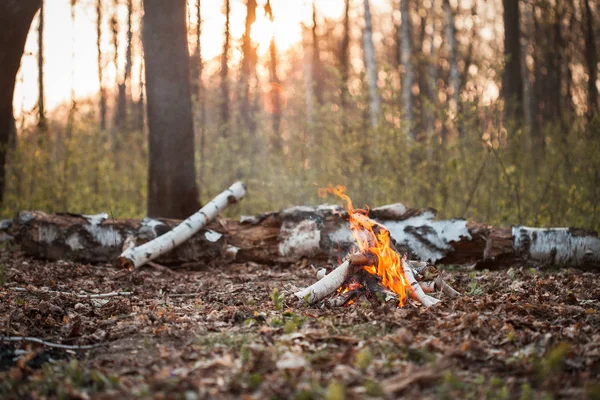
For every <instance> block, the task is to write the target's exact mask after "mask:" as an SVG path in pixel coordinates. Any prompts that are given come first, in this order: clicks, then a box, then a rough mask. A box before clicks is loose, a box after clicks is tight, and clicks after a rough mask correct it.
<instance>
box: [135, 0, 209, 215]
mask: <svg viewBox="0 0 600 400" xmlns="http://www.w3.org/2000/svg"><path fill="white" fill-rule="evenodd" d="M142 38H143V43H144V54H145V62H146V94H147V104H148V127H149V172H148V214H149V215H150V216H161V217H172V218H183V217H187V216H189V215H191V214H193V213H194V212H195V211H197V209H198V208H199V202H198V188H197V185H196V177H195V163H194V125H193V119H192V104H191V91H190V82H189V76H190V71H189V56H188V42H187V26H186V0H171V1H163V0H145V1H144V29H143V34H142Z"/></svg>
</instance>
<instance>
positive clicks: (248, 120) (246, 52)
mask: <svg viewBox="0 0 600 400" xmlns="http://www.w3.org/2000/svg"><path fill="white" fill-rule="evenodd" d="M256 7H257V4H256V0H247V1H246V27H245V30H244V36H242V68H241V71H240V84H241V92H242V93H241V107H240V114H241V118H242V122H243V124H244V126H246V127H248V128H249V130H250V132H251V134H252V135H253V134H254V132H255V131H256V121H255V116H254V115H252V112H251V111H252V110H251V108H252V107H251V104H252V102H251V99H250V79H251V77H252V76H253V75H254V73H255V71H256V61H257V55H256V47H255V46H254V45H253V44H252V38H251V37H250V32H251V30H252V25H253V24H254V22H255V21H256Z"/></svg>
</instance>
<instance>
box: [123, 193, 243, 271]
mask: <svg viewBox="0 0 600 400" xmlns="http://www.w3.org/2000/svg"><path fill="white" fill-rule="evenodd" d="M245 194H246V188H245V187H244V185H243V184H242V183H241V182H236V183H234V184H233V185H231V186H230V187H229V189H227V190H225V191H224V192H222V193H221V194H219V195H218V196H217V197H215V198H214V199H212V201H211V202H210V203H208V204H207V205H205V206H204V207H202V208H201V209H200V211H198V212H197V213H195V214H193V215H192V216H190V217H188V218H187V219H186V220H184V221H183V222H182V223H181V224H179V225H177V226H176V227H175V228H173V229H172V230H170V231H169V232H167V233H165V234H164V235H161V236H159V237H157V238H156V239H154V240H151V241H149V242H147V243H145V244H143V245H141V246H137V247H131V248H128V249H127V250H125V251H124V252H123V253H122V254H121V255H120V256H119V258H118V259H117V263H118V264H119V265H121V266H122V267H126V268H132V267H135V268H137V267H139V266H141V265H144V264H145V263H147V262H148V261H151V260H154V259H155V258H157V257H158V256H160V255H161V254H164V253H166V252H168V251H170V250H172V249H174V248H175V247H177V246H179V245H180V244H181V243H183V242H185V241H186V240H188V239H189V238H191V237H192V236H193V235H194V234H195V233H196V232H198V231H199V230H200V229H201V228H203V227H204V226H206V224H207V223H208V222H210V221H211V220H213V219H214V218H215V217H216V216H217V215H218V214H219V213H220V212H221V211H223V209H224V208H225V207H227V206H228V205H229V204H232V203H236V202H237V201H239V200H241V198H242V197H244V195H245Z"/></svg>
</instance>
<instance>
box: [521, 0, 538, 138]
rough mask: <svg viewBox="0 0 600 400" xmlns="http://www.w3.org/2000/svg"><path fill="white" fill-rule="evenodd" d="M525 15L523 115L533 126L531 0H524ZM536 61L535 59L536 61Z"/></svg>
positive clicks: (522, 61) (523, 22)
mask: <svg viewBox="0 0 600 400" xmlns="http://www.w3.org/2000/svg"><path fill="white" fill-rule="evenodd" d="M522 4H523V10H524V12H523V16H522V18H521V20H522V21H521V22H522V25H523V30H524V34H523V35H521V58H520V59H521V78H522V79H523V116H524V118H525V124H526V125H527V126H528V127H529V128H530V129H532V128H533V109H532V106H533V93H532V90H531V80H530V79H529V66H528V65H527V55H528V53H529V44H530V43H531V39H532V16H531V11H532V8H533V5H532V1H531V0H523V2H522ZM534 62H535V61H534Z"/></svg>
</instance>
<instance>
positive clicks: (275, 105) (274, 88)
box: [265, 0, 283, 152]
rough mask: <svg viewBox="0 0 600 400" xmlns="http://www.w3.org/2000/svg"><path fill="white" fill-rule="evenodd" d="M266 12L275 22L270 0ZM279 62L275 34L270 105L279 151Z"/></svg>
mask: <svg viewBox="0 0 600 400" xmlns="http://www.w3.org/2000/svg"><path fill="white" fill-rule="evenodd" d="M265 13H266V14H267V16H268V17H269V19H270V20H271V24H272V23H273V19H274V16H273V9H272V8H271V2H270V0H267V3H266V4H265ZM278 64H279V60H278V56H277V46H276V44H275V35H273V36H272V37H271V43H270V45H269V75H270V81H271V82H270V93H269V94H270V98H271V99H270V102H271V104H270V106H271V110H270V111H271V113H272V115H273V120H272V123H273V139H272V141H271V143H272V145H273V149H274V150H275V151H276V152H278V151H280V150H281V149H282V147H283V140H282V137H281V106H282V100H281V89H282V87H281V82H280V81H279V76H278V74H277V66H278Z"/></svg>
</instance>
